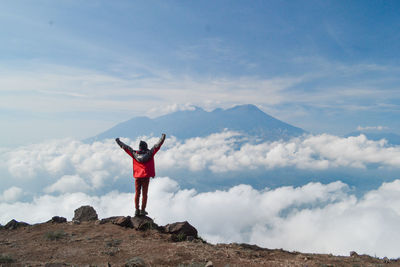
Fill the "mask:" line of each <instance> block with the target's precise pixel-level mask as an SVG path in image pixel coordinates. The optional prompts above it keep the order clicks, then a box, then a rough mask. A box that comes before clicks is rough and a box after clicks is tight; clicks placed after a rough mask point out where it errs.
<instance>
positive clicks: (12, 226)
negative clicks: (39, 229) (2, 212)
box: [4, 219, 29, 230]
mask: <svg viewBox="0 0 400 267" xmlns="http://www.w3.org/2000/svg"><path fill="white" fill-rule="evenodd" d="M24 226H29V224H27V223H25V222H17V221H16V220H14V219H12V220H11V221H9V222H8V223H7V224H6V225H4V229H7V230H14V229H17V228H19V227H24Z"/></svg>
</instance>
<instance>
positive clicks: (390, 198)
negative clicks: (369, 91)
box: [0, 178, 400, 258]
mask: <svg viewBox="0 0 400 267" xmlns="http://www.w3.org/2000/svg"><path fill="white" fill-rule="evenodd" d="M149 190H150V191H149V202H148V211H149V213H150V216H152V217H153V218H154V219H155V221H156V222H157V223H158V224H160V225H164V224H167V223H171V222H175V221H182V220H188V221H189V222H190V223H191V224H193V225H194V226H195V227H196V228H197V229H198V230H199V234H200V236H202V237H203V238H205V239H206V240H208V241H209V242H212V243H217V242H247V243H254V244H258V245H260V246H263V247H268V248H284V249H287V250H296V251H303V252H318V253H333V254H339V255H348V253H349V252H350V251H353V250H354V251H357V252H358V253H367V254H369V255H377V256H379V257H384V256H388V257H391V258H397V257H399V256H400V254H399V249H400V247H399V243H398V240H399V238H400V233H399V232H398V231H397V228H398V225H399V223H400V208H399V207H400V180H396V181H394V182H391V183H384V184H382V186H381V187H379V188H378V189H376V190H372V191H370V192H367V193H366V194H365V195H364V196H363V197H360V198H357V197H355V196H354V195H351V194H350V193H349V192H350V191H349V188H348V186H347V185H346V184H343V183H342V182H340V181H337V182H334V183H330V184H325V185H324V184H320V183H309V184H307V185H304V186H301V187H296V188H294V187H291V186H288V187H280V188H276V189H273V190H271V189H268V188H266V189H264V190H255V189H254V188H252V187H251V186H248V185H238V186H234V187H232V188H230V189H228V190H225V191H214V192H203V193H199V192H197V191H196V190H194V189H191V190H187V189H185V190H182V189H180V188H179V185H178V184H177V183H176V182H175V181H174V180H172V179H170V178H156V179H152V180H151V184H150V188H149ZM81 205H92V206H93V207H94V208H95V209H96V210H97V212H98V214H99V217H100V218H104V217H109V216H115V215H125V216H126V215H132V214H133V212H134V206H133V194H128V193H119V192H117V191H113V192H110V193H107V194H105V195H103V196H88V195H86V194H84V193H67V194H63V195H60V196H49V195H42V196H40V197H37V198H35V199H34V200H33V201H32V202H30V203H27V202H17V203H13V204H7V203H0V222H1V223H6V222H7V221H9V220H11V219H12V218H15V219H17V220H21V221H27V222H30V223H33V222H43V221H47V220H48V219H50V218H51V217H52V216H54V215H59V216H64V217H66V218H68V219H69V220H70V219H71V218H72V217H73V211H74V210H75V209H76V208H78V207H80V206H81Z"/></svg>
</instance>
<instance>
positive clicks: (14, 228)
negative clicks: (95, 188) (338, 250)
mask: <svg viewBox="0 0 400 267" xmlns="http://www.w3.org/2000/svg"><path fill="white" fill-rule="evenodd" d="M96 217H97V215H96ZM196 234H197V232H196V230H195V228H193V227H191V226H190V224H188V223H175V224H171V225H167V226H164V227H160V226H157V225H156V224H154V223H153V221H152V220H151V219H150V218H148V217H145V216H142V217H134V218H131V217H129V216H128V217H113V218H107V219H103V220H97V219H96V218H91V219H90V220H88V221H86V219H81V220H78V219H75V217H74V221H72V222H66V220H65V219H64V218H60V217H53V219H52V220H50V221H49V222H47V223H41V224H35V225H26V224H23V223H18V222H16V221H12V222H10V223H9V224H7V225H6V226H5V227H2V229H0V266H48V267H51V266H52V267H56V266H182V267H183V266H193V267H195V266H196V267H197V266H310V267H311V266H321V267H322V266H352V267H354V266H400V261H398V260H389V259H378V258H374V257H370V256H366V255H358V254H356V253H355V252H353V253H352V256H349V257H339V256H333V255H325V254H305V253H299V252H288V251H284V250H276V249H274V250H271V249H266V248H260V247H258V246H254V245H247V244H218V245H212V244H208V243H206V242H204V241H203V240H202V239H201V238H197V237H196V236H195V235H196Z"/></svg>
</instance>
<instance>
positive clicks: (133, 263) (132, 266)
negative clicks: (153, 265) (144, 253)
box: [125, 257, 146, 267]
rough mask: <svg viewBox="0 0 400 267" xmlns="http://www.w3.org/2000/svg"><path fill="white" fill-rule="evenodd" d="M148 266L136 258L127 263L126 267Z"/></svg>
mask: <svg viewBox="0 0 400 267" xmlns="http://www.w3.org/2000/svg"><path fill="white" fill-rule="evenodd" d="M145 266H146V264H145V263H144V260H143V259H142V258H139V257H134V258H132V259H129V260H128V261H127V262H126V263H125V267H145Z"/></svg>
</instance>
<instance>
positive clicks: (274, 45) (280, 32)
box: [0, 1, 400, 146]
mask: <svg viewBox="0 0 400 267" xmlns="http://www.w3.org/2000/svg"><path fill="white" fill-rule="evenodd" d="M399 7H400V3H399V2H398V1H251V2H249V1H112V2H110V1H56V2H55V1H35V2H32V1H18V2H17V1H5V2H3V3H2V4H1V10H0V23H1V25H3V26H2V27H1V28H0V111H1V112H0V125H1V128H2V131H1V133H0V140H1V141H0V146H15V145H21V144H28V143H35V142H41V141H43V140H46V139H49V138H50V139H53V138H63V137H73V138H85V137H88V136H92V135H95V134H97V133H99V132H101V131H103V130H105V129H107V128H109V127H111V126H113V125H115V124H116V123H118V122H121V121H124V120H127V119H129V118H131V117H133V116H139V115H147V116H153V117H154V116H157V115H161V114H165V113H167V112H171V111H175V110H179V109H185V108H187V107H188V106H190V105H197V106H200V107H203V108H205V109H209V110H210V109H213V108H217V107H223V108H225V107H230V106H232V105H236V104H246V103H252V104H256V105H258V106H259V107H260V108H262V109H263V110H264V111H265V112H267V113H268V114H270V115H272V116H275V117H277V118H279V119H281V120H284V121H286V122H288V123H291V124H293V125H295V126H298V127H302V128H304V129H305V130H308V131H310V132H312V133H324V132H327V133H332V134H337V135H341V134H346V133H349V132H351V131H355V130H356V129H357V127H359V126H361V127H378V126H382V127H384V129H385V130H386V131H389V132H394V133H400V123H399V120H398V117H399V115H400V114H399V113H400V108H399V103H400V90H399V84H400V83H399V79H400V78H399V77H400V75H399V74H400V68H399V64H398V62H399V53H400V49H399V48H400V47H399V44H400V40H399V36H400V35H399V29H400V17H399V16H398V11H399Z"/></svg>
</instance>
